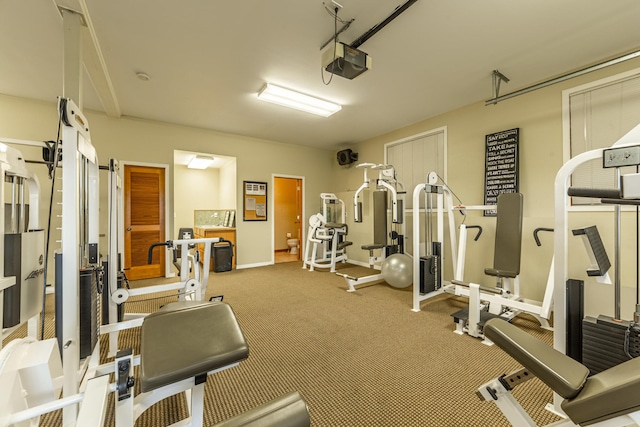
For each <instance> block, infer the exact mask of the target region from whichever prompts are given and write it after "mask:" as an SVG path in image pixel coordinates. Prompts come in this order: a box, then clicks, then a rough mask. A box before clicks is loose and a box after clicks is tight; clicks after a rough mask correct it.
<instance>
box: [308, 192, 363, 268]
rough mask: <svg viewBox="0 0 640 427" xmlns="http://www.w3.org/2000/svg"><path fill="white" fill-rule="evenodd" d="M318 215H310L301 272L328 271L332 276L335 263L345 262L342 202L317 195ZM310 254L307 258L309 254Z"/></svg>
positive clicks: (327, 195)
mask: <svg viewBox="0 0 640 427" xmlns="http://www.w3.org/2000/svg"><path fill="white" fill-rule="evenodd" d="M320 199H321V200H322V213H319V214H315V215H311V217H310V218H309V230H308V232H307V245H306V247H305V251H304V259H303V262H302V268H307V266H309V271H313V270H314V268H328V269H329V271H330V272H331V273H335V271H336V264H337V263H338V262H343V263H344V262H347V260H348V257H347V252H346V249H347V247H348V246H351V245H352V244H353V242H349V241H347V240H346V237H347V234H349V229H348V227H347V224H346V221H347V212H346V209H345V206H344V202H343V201H342V200H340V199H339V198H338V197H337V196H336V195H335V194H331V193H321V194H320ZM309 251H311V254H309Z"/></svg>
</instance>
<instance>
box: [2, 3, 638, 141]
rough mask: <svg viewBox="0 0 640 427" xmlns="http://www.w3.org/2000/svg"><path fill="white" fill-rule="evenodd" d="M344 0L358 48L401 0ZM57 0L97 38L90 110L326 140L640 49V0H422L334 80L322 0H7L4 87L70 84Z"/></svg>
mask: <svg viewBox="0 0 640 427" xmlns="http://www.w3.org/2000/svg"><path fill="white" fill-rule="evenodd" d="M325 1H327V2H328V3H330V2H331V0H325ZM337 1H338V2H339V3H340V4H341V5H342V6H343V8H342V9H340V10H339V12H338V16H339V17H340V18H341V19H343V20H350V19H355V21H354V22H353V23H352V24H351V26H350V27H349V28H348V30H346V31H344V32H343V33H342V34H340V36H339V40H340V41H342V42H344V43H347V44H350V43H352V42H353V41H354V40H355V39H356V38H357V37H359V36H360V35H362V34H363V33H365V32H366V31H368V30H369V29H370V28H372V27H373V26H374V25H376V24H378V23H380V22H382V21H383V20H384V19H385V18H387V17H388V16H389V15H391V13H392V12H393V11H394V10H395V8H396V7H398V6H400V5H402V4H403V3H404V2H405V0H394V1H389V0H385V1H382V0H337ZM57 5H62V6H64V7H67V8H69V9H72V10H77V11H81V12H83V14H84V16H85V18H86V19H85V21H86V22H87V23H88V24H87V25H88V27H87V29H86V30H84V32H85V33H88V34H91V35H92V36H93V40H95V41H97V46H99V50H97V51H96V52H98V53H99V54H98V56H97V58H98V60H97V61H93V62H91V63H88V64H86V68H87V70H88V71H89V73H88V74H87V76H88V75H91V78H92V79H93V84H92V80H91V79H90V78H89V77H87V76H85V78H84V83H83V98H84V108H85V109H87V108H88V109H93V110H100V111H107V112H108V114H110V115H112V116H118V115H122V116H131V117H139V118H145V119H151V120H159V121H164V122H170V123H178V124H183V125H188V126H195V127H200V128H206V129H213V130H217V131H221V132H227V133H234V134H240V135H245V136H250V137H256V138H263V139H268V140H274V141H281V142H287V143H293V144H302V145H309V146H315V147H322V148H326V149H329V150H334V149H340V148H344V147H347V146H349V144H353V143H357V142H360V141H363V140H366V139H369V138H372V137H375V136H377V135H381V134H384V133H386V132H390V131H392V130H395V129H398V128H400V127H403V126H407V125H409V124H412V123H415V122H418V121H420V120H423V119H426V118H429V117H433V116H436V115H438V114H441V113H443V112H446V111H450V110H452V109H455V108H458V107H462V106H465V105H468V104H471V103H474V102H478V101H482V100H486V99H489V98H490V97H491V96H492V71H493V70H495V69H498V70H500V72H502V73H503V74H504V75H506V76H507V77H508V78H509V79H510V80H511V81H510V82H509V84H504V83H503V84H502V86H501V91H500V93H501V94H505V93H508V92H512V91H514V90H516V89H519V88H522V87H526V86H528V85H531V84H533V83H537V82H540V81H543V80H546V79H548V78H551V77H554V76H558V75H560V74H563V73H565V72H567V71H571V70H575V69H579V68H582V67H584V66H587V65H590V64H593V63H596V62H599V61H601V60H603V59H608V58H611V57H613V56H617V55H620V54H623V53H627V52H632V51H635V50H638V49H640V33H639V32H638V22H640V2H639V1H638V0H616V1H611V0H562V1H558V0H536V1H527V0H418V1H417V2H416V3H414V4H413V5H411V6H410V7H409V8H408V9H407V10H406V11H405V12H403V13H402V14H400V16H398V17H397V18H396V19H395V20H393V21H392V22H391V23H390V24H388V25H387V26H386V27H384V28H383V29H381V30H380V31H379V32H378V33H377V34H375V35H374V36H373V37H372V38H370V39H369V40H368V41H366V42H365V43H364V44H363V45H362V46H360V48H359V49H360V50H362V51H364V52H366V53H367V54H369V55H370V56H371V57H372V59H373V67H372V69H371V70H369V71H367V72H365V73H364V74H362V75H360V76H359V77H357V78H355V79H354V80H347V79H344V78H342V77H338V76H334V77H333V79H331V82H330V84H329V85H325V84H324V82H323V76H322V72H321V67H320V47H321V46H322V45H323V44H324V43H325V42H327V41H328V40H329V39H330V38H331V37H332V36H333V32H334V19H333V17H332V16H330V15H329V13H328V12H327V11H326V10H325V5H324V4H323V2H322V0H314V1H310V0H271V1H264V0H244V1H224V2H223V1H215V0H208V1H205V0H183V1H180V2H175V1H169V0H153V1H151V0H136V1H130V0H109V1H105V0H30V1H25V0H2V1H0V64H2V65H1V66H0V93H4V94H8V95H15V96H20V97H26V98H33V99H41V100H47V101H53V100H55V98H56V97H57V96H58V95H61V94H62V76H63V73H62V64H63V41H64V40H63V26H62V18H61V14H60V13H59V11H58V8H57ZM341 26H342V24H340V23H338V28H340V27H341ZM87 37H88V38H87V39H86V40H85V43H86V44H91V38H90V37H89V36H87ZM85 57H87V56H86V55H85ZM96 69H101V70H106V74H105V73H103V74H102V76H103V80H100V79H99V78H97V77H95V76H96V75H99V73H98V74H91V72H92V70H93V71H94V72H95V70H96ZM139 72H143V73H146V74H147V75H148V76H149V77H150V79H149V80H148V81H142V80H140V79H138V78H137V77H136V73H139ZM330 77H331V75H330V74H328V73H324V78H325V80H329V79H330ZM265 82H271V83H275V84H278V85H281V86H285V87H288V88H291V89H294V90H297V91H301V92H305V93H308V94H311V95H316V96H318V97H320V98H323V99H327V100H331V101H336V102H338V103H341V104H342V105H343V109H342V110H341V111H339V112H338V113H336V114H334V115H333V116H331V117H328V118H323V117H316V116H313V115H310V114H308V113H304V112H298V111H294V110H290V109H287V108H285V107H281V106H276V105H272V104H268V103H263V102H260V101H258V100H257V99H256V93H257V92H258V91H259V90H260V89H261V88H262V86H263V85H264V84H265ZM105 88H106V89H105ZM504 102H509V101H504ZM487 108H491V107H487ZM0 121H1V119H0ZM176 148H177V149H179V148H182V147H176Z"/></svg>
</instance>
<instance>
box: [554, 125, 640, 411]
mask: <svg viewBox="0 0 640 427" xmlns="http://www.w3.org/2000/svg"><path fill="white" fill-rule="evenodd" d="M638 150H640V125H637V126H636V127H634V128H633V129H631V130H630V131H629V132H628V133H627V134H625V135H624V136H623V137H622V138H620V139H619V140H618V141H616V142H615V143H614V144H613V145H612V146H611V147H609V148H600V149H595V150H590V151H586V152H584V153H581V154H578V155H576V156H575V157H573V158H571V159H570V160H568V161H567V162H565V163H564V164H563V165H562V167H561V168H560V169H559V171H558V173H557V174H556V179H555V183H554V205H555V225H554V256H555V266H554V281H555V282H556V283H566V282H567V281H568V280H569V279H570V277H569V266H568V258H569V257H568V256H569V250H568V239H569V206H570V203H569V202H570V197H571V196H570V195H569V188H570V185H569V182H570V178H571V175H572V174H573V173H574V172H575V171H576V169H577V168H578V166H580V165H582V164H584V163H586V162H589V161H592V160H599V161H602V162H603V166H604V167H614V168H615V169H614V170H615V171H616V174H615V176H616V181H617V189H615V190H614V191H611V190H609V191H607V190H592V191H590V193H591V195H592V196H596V197H597V196H602V197H601V198H603V199H605V200H603V201H615V203H614V218H615V224H614V230H615V231H614V247H615V248H616V252H618V251H619V249H620V233H619V227H620V215H621V204H622V203H625V201H627V200H628V201H630V202H631V203H634V204H635V203H636V202H637V199H638V198H640V197H639V195H638V194H637V179H638V178H637V177H638V175H637V174H629V175H628V176H626V177H625V176H622V174H621V172H620V170H619V168H618V167H622V166H626V165H634V164H637V159H638V155H637V153H638ZM596 193H599V194H598V195H596ZM574 194H576V193H574ZM607 199H609V200H607ZM619 263H620V259H619V256H617V255H616V256H615V259H614V264H615V265H614V269H613V271H614V274H615V276H614V286H613V287H614V289H613V291H614V298H613V299H614V302H615V307H614V316H613V317H614V318H617V319H620V306H619V304H618V303H619V302H620V298H619V297H620V293H621V287H620V269H619V267H620V265H619ZM553 299H554V318H555V319H559V320H558V321H556V322H555V324H554V336H553V345H554V348H555V349H556V350H558V351H560V352H562V353H565V352H566V349H567V336H568V335H567V332H568V331H567V327H566V324H565V320H566V319H567V317H568V316H569V313H568V311H567V306H566V304H567V294H566V290H565V287H564V286H556V287H555V292H554V297H553ZM636 311H637V310H636ZM561 402H562V398H561V397H560V396H559V395H558V393H554V404H553V406H554V409H556V410H560V407H561Z"/></svg>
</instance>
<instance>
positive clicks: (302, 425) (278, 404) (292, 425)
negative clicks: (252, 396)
mask: <svg viewBox="0 0 640 427" xmlns="http://www.w3.org/2000/svg"><path fill="white" fill-rule="evenodd" d="M310 425H311V419H310V418H309V411H308V410H307V405H306V403H304V400H302V396H301V395H300V393H298V392H293V393H289V394H286V395H284V396H282V397H279V398H278V399H276V400H273V401H271V402H269V403H266V404H264V405H262V406H258V407H257V408H255V409H252V410H250V411H248V412H245V413H243V414H240V415H237V416H235V417H233V418H229V419H228V420H225V421H222V422H221V423H218V424H216V425H215V427H308V426H310Z"/></svg>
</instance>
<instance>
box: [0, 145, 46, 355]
mask: <svg viewBox="0 0 640 427" xmlns="http://www.w3.org/2000/svg"><path fill="white" fill-rule="evenodd" d="M0 178H1V179H2V185H0V201H2V206H3V211H2V220H1V221H0V253H2V254H3V256H1V257H0V319H1V320H2V337H1V338H2V339H4V338H6V337H7V336H8V335H9V334H11V333H12V332H13V331H15V330H16V329H17V328H18V327H20V326H21V325H23V324H24V323H25V322H26V323H28V335H29V336H30V337H34V338H35V337H36V335H37V329H38V316H39V314H40V312H41V310H42V301H43V293H44V275H43V274H42V273H43V262H44V230H42V229H40V225H39V197H40V184H39V182H38V178H37V177H36V175H35V174H33V173H32V172H31V171H29V170H28V169H27V167H26V164H25V161H24V158H23V156H22V153H20V151H18V150H17V149H15V148H12V147H9V146H7V145H5V144H2V143H0ZM7 190H8V191H7ZM7 200H8V203H6V201H7ZM0 348H2V342H1V341H0Z"/></svg>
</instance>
